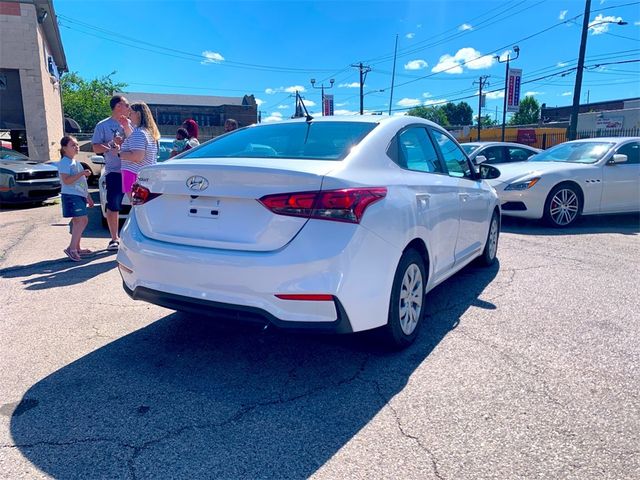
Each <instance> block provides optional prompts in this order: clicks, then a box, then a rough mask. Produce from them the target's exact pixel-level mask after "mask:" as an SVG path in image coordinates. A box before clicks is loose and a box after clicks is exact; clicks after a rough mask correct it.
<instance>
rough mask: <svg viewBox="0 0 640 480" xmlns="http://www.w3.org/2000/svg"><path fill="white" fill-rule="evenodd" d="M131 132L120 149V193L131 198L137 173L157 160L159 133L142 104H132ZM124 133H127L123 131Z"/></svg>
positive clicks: (145, 105)
mask: <svg viewBox="0 0 640 480" xmlns="http://www.w3.org/2000/svg"><path fill="white" fill-rule="evenodd" d="M129 119H130V120H131V126H132V127H133V131H132V132H131V133H130V134H129V135H128V136H127V138H126V139H125V141H124V142H123V143H122V146H121V147H120V159H121V160H122V191H123V192H124V193H126V194H127V195H128V196H129V197H131V187H132V185H133V184H134V183H135V182H136V180H137V178H138V172H139V171H140V170H141V169H142V168H143V167H146V166H149V165H153V164H155V163H156V162H157V160H158V140H160V132H159V131H158V127H157V126H156V122H155V121H154V120H153V116H152V115H151V110H150V109H149V107H148V106H147V104H146V103H144V102H138V103H132V104H131V113H130V115H129ZM125 133H127V132H126V131H125Z"/></svg>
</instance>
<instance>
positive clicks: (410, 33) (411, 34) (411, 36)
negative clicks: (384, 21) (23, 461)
mask: <svg viewBox="0 0 640 480" xmlns="http://www.w3.org/2000/svg"><path fill="white" fill-rule="evenodd" d="M415 36H416V34H415V33H413V32H409V33H407V34H406V35H405V37H406V38H408V39H409V40H411V39H412V38H413V37H415Z"/></svg>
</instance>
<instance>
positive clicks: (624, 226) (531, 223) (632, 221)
mask: <svg viewBox="0 0 640 480" xmlns="http://www.w3.org/2000/svg"><path fill="white" fill-rule="evenodd" d="M501 230H502V231H503V232H508V233H520V234H524V235H556V236H557V235H583V234H585V233H620V234H622V235H638V234H640V214H638V213H629V214H621V215H593V216H592V215H589V216H586V217H580V218H579V219H578V220H577V221H576V223H575V225H574V226H571V227H568V228H553V227H548V226H546V225H545V224H544V223H542V222H541V221H539V220H529V219H524V218H516V217H508V216H504V215H503V216H502V225H501Z"/></svg>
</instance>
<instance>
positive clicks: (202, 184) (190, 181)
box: [187, 175, 209, 191]
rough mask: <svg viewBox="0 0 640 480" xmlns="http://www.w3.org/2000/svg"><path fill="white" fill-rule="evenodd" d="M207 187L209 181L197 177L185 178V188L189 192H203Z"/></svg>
mask: <svg viewBox="0 0 640 480" xmlns="http://www.w3.org/2000/svg"><path fill="white" fill-rule="evenodd" d="M208 186H209V180H207V179H206V178H204V177H201V176H199V175H194V176H193V177H189V178H187V188H188V189H189V190H199V191H202V190H205V189H206V188H207V187H208Z"/></svg>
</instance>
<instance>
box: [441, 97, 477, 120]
mask: <svg viewBox="0 0 640 480" xmlns="http://www.w3.org/2000/svg"><path fill="white" fill-rule="evenodd" d="M442 108H443V110H444V113H445V115H446V116H447V120H448V121H449V125H471V124H472V123H473V109H472V108H471V105H469V104H468V103H467V102H460V103H458V104H457V105H456V104H455V103H453V102H449V103H447V104H445V105H444V106H443V107H442Z"/></svg>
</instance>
